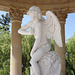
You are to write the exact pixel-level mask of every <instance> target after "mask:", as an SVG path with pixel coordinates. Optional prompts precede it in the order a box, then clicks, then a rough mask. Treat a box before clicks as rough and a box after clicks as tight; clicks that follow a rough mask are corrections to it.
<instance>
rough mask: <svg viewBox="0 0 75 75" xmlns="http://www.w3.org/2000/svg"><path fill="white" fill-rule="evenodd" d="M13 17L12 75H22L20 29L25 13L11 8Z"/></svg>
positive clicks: (10, 11) (10, 12) (10, 13)
mask: <svg viewBox="0 0 75 75" xmlns="http://www.w3.org/2000/svg"><path fill="white" fill-rule="evenodd" d="M9 15H10V17H11V23H12V26H11V55H10V75H22V53H21V35H20V34H18V29H19V28H21V21H22V17H23V12H22V11H21V10H19V9H16V8H10V10H9Z"/></svg>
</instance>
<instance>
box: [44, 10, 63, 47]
mask: <svg viewBox="0 0 75 75" xmlns="http://www.w3.org/2000/svg"><path fill="white" fill-rule="evenodd" d="M46 17H47V18H46V20H45V21H44V23H45V25H46V26H47V33H46V34H47V38H48V39H50V38H52V37H53V38H54V40H55V42H56V44H57V45H58V46H59V47H62V46H63V44H62V38H61V26H60V23H59V20H58V19H57V17H56V15H55V14H54V13H53V12H51V11H47V12H46Z"/></svg>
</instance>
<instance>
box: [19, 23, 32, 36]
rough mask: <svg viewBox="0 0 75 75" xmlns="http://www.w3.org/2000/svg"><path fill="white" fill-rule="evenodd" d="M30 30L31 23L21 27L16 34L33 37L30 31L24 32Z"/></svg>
mask: <svg viewBox="0 0 75 75" xmlns="http://www.w3.org/2000/svg"><path fill="white" fill-rule="evenodd" d="M29 28H31V22H30V23H28V24H26V25H24V26H22V27H21V28H20V29H19V30H18V33H19V34H22V35H33V32H32V31H31V29H30V30H29V31H26V30H27V29H29Z"/></svg>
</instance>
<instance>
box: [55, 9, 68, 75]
mask: <svg viewBox="0 0 75 75" xmlns="http://www.w3.org/2000/svg"><path fill="white" fill-rule="evenodd" d="M55 14H56V16H57V17H58V19H59V21H60V25H61V36H62V42H63V47H58V46H57V44H56V43H55V51H56V52H57V53H58V54H59V56H60V58H61V64H62V66H61V69H62V70H61V71H62V75H65V20H66V18H67V9H59V10H58V11H56V12H55Z"/></svg>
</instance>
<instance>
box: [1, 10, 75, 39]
mask: <svg viewBox="0 0 75 75" xmlns="http://www.w3.org/2000/svg"><path fill="white" fill-rule="evenodd" d="M5 13H6V12H4V11H0V17H1V15H2V14H5ZM30 20H31V19H30V17H29V16H27V15H24V18H23V20H22V24H21V26H23V25H25V24H27V23H28V22H29V21H30ZM10 25H11V24H10ZM74 32H75V13H71V14H68V16H67V19H66V23H65V39H66V40H67V39H68V38H70V37H71V36H73V34H74Z"/></svg>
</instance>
